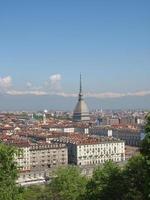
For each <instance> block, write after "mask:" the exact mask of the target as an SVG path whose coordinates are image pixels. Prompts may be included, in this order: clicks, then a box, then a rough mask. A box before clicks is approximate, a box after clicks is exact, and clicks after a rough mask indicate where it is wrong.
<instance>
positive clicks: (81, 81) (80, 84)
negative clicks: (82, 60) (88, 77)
mask: <svg viewBox="0 0 150 200" xmlns="http://www.w3.org/2000/svg"><path fill="white" fill-rule="evenodd" d="M80 93H82V76H81V73H80Z"/></svg>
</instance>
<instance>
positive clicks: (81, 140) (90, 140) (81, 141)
mask: <svg viewBox="0 0 150 200" xmlns="http://www.w3.org/2000/svg"><path fill="white" fill-rule="evenodd" d="M54 141H58V142H65V143H73V144H78V145H92V144H100V143H115V142H117V143H118V142H122V141H121V140H119V139H118V138H113V137H104V136H101V137H100V136H87V135H81V134H78V133H73V134H67V136H62V137H58V138H54Z"/></svg>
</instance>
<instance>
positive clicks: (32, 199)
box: [23, 185, 51, 200]
mask: <svg viewBox="0 0 150 200" xmlns="http://www.w3.org/2000/svg"><path fill="white" fill-rule="evenodd" d="M23 200H51V194H50V191H49V189H48V188H47V187H46V186H45V185H33V186H30V187H27V188H24V191H23Z"/></svg>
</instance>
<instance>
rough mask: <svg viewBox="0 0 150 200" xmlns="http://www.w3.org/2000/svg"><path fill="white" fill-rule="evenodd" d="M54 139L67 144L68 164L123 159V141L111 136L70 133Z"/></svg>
mask: <svg viewBox="0 0 150 200" xmlns="http://www.w3.org/2000/svg"><path fill="white" fill-rule="evenodd" d="M54 141H55V142H60V143H65V144H66V145H67V147H68V162H69V164H75V165H98V164H102V163H104V162H106V161H108V160H112V161H114V162H121V161H124V160H125V143H124V142H123V141H121V140H119V139H116V138H113V137H97V136H93V137H92V136H86V135H80V134H71V135H68V136H67V137H60V138H57V139H54Z"/></svg>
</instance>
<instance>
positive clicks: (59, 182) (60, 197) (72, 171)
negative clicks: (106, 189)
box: [49, 167, 87, 200]
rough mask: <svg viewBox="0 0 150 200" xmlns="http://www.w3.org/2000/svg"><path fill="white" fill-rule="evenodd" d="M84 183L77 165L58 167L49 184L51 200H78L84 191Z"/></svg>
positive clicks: (84, 180) (85, 181)
mask: <svg viewBox="0 0 150 200" xmlns="http://www.w3.org/2000/svg"><path fill="white" fill-rule="evenodd" d="M86 183H87V180H86V178H85V177H83V176H81V174H80V170H79V169H78V168H77V167H67V168H60V169H58V170H57V172H56V177H55V178H53V180H52V182H51V183H50V185H49V187H50V191H51V193H52V200H79V199H81V198H82V196H83V195H84V193H85V188H86Z"/></svg>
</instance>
